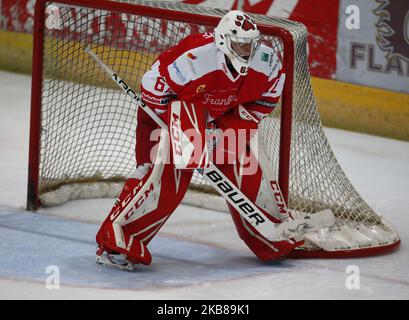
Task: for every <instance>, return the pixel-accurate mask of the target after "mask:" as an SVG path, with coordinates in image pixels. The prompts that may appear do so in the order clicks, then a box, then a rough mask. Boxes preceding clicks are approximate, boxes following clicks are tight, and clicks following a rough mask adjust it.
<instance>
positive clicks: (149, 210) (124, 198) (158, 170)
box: [96, 137, 192, 264]
mask: <svg viewBox="0 0 409 320" xmlns="http://www.w3.org/2000/svg"><path fill="white" fill-rule="evenodd" d="M168 147H169V143H168V139H167V138H165V137H162V138H161V141H160V143H159V147H158V152H157V154H158V156H159V155H160V156H161V157H162V158H163V159H167V158H166V157H167V151H168V150H169V149H168ZM191 177H192V172H191V171H182V170H177V169H176V168H175V167H174V165H173V164H170V163H168V161H167V163H166V164H165V161H162V160H161V159H158V157H157V158H156V161H155V163H154V165H153V167H152V168H150V169H149V171H148V173H147V174H146V175H145V176H144V177H143V178H142V179H134V178H132V179H128V180H127V181H126V182H125V185H124V187H123V190H122V192H121V194H120V196H119V198H118V199H117V201H116V202H115V204H114V206H113V208H112V210H111V212H110V214H109V215H108V217H107V218H106V219H105V221H104V222H103V224H102V226H101V228H100V230H99V232H98V234H97V237H96V240H97V243H98V245H99V247H100V248H101V249H102V250H104V251H106V252H115V253H120V254H124V255H126V257H127V259H128V260H130V261H132V262H134V263H143V264H150V263H151V259H152V258H151V256H150V253H149V251H148V249H147V245H148V243H149V242H150V240H151V239H152V238H153V237H154V236H155V234H156V233H157V232H158V231H159V229H160V227H161V226H162V225H163V224H164V223H165V222H166V220H167V219H168V218H169V216H170V215H171V213H172V212H173V211H174V210H175V209H176V207H177V206H178V205H179V203H180V202H181V201H182V199H183V196H184V194H185V192H186V190H187V187H188V185H189V182H190V179H191Z"/></svg>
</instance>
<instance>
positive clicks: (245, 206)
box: [84, 45, 334, 242]
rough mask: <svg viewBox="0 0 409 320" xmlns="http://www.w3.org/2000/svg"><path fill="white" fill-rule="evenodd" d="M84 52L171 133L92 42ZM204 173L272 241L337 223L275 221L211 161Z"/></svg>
mask: <svg viewBox="0 0 409 320" xmlns="http://www.w3.org/2000/svg"><path fill="white" fill-rule="evenodd" d="M84 52H86V53H87V54H88V55H89V56H90V57H91V58H92V59H93V60H94V61H95V62H96V63H97V64H98V65H99V66H100V67H101V68H102V69H103V70H104V71H105V72H106V73H107V74H108V75H109V76H110V77H111V79H112V80H113V81H114V82H115V83H116V84H117V85H118V87H119V88H121V90H122V91H124V92H125V93H126V94H127V95H128V96H130V97H131V98H132V99H133V100H134V101H135V103H136V104H137V105H138V107H140V108H142V109H143V110H144V111H145V112H146V113H147V114H148V115H149V116H150V117H151V118H152V119H153V120H154V121H155V122H156V123H157V124H158V125H159V126H160V127H161V128H162V129H164V131H165V132H166V133H167V134H168V126H167V124H166V123H165V122H164V121H163V120H162V119H161V118H160V117H159V116H158V115H157V114H156V113H155V112H154V111H153V110H152V109H150V108H149V106H147V105H146V104H145V103H144V102H143V101H142V99H141V98H140V97H139V96H138V95H137V94H136V93H135V91H134V90H133V89H132V88H131V87H130V86H129V85H128V84H127V83H126V82H125V81H124V80H122V79H121V78H120V77H119V75H118V74H117V73H115V72H114V71H113V70H112V69H111V68H110V67H109V66H107V65H106V64H105V63H104V62H103V61H102V60H101V59H100V58H99V57H98V55H97V54H96V53H95V52H93V51H92V50H91V48H90V47H89V46H88V45H86V46H85V47H84ZM203 176H204V177H205V178H206V179H207V181H208V182H209V183H210V184H211V185H212V186H213V187H214V188H215V189H216V190H217V191H218V192H219V193H220V195H221V196H222V197H223V198H224V199H225V200H226V201H227V202H228V203H229V204H230V205H232V206H233V207H234V208H235V209H236V210H237V211H238V213H239V214H240V215H241V216H242V217H243V218H244V219H245V220H246V221H247V222H248V223H249V224H250V225H251V226H253V227H254V228H255V229H256V230H257V231H258V232H259V233H260V234H261V235H262V236H263V237H265V238H266V239H268V240H269V241H273V242H276V241H283V240H287V241H291V242H292V241H293V240H292V239H291V238H298V239H299V237H300V235H303V234H305V233H310V232H314V231H317V230H319V229H321V228H323V227H328V226H330V225H332V224H333V223H334V216H333V215H332V216H331V213H330V212H328V211H325V210H324V211H323V212H319V213H316V214H314V217H311V216H309V215H308V216H304V217H302V218H299V219H292V220H291V219H289V220H286V221H283V222H282V223H279V224H275V223H273V222H272V221H271V220H269V219H268V218H267V217H266V216H265V214H264V213H263V212H262V211H261V210H260V209H259V208H258V207H257V206H256V205H255V204H254V203H253V202H252V201H250V200H249V199H248V198H247V196H246V195H244V194H243V193H242V192H241V190H240V189H239V188H237V187H236V186H235V185H234V184H233V183H232V182H231V181H230V180H229V179H228V178H227V177H226V176H225V175H224V174H223V173H222V172H221V171H220V170H219V169H218V168H217V167H216V166H215V165H214V164H213V163H212V162H211V161H209V166H208V167H207V168H205V169H204V173H203ZM135 199H137V197H134V199H133V201H135ZM131 202H132V201H131Z"/></svg>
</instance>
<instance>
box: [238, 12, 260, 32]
mask: <svg viewBox="0 0 409 320" xmlns="http://www.w3.org/2000/svg"><path fill="white" fill-rule="evenodd" d="M234 24H235V25H236V26H238V27H240V28H242V29H243V30H244V31H249V30H256V25H255V23H254V22H253V20H251V18H250V17H249V16H248V15H247V14H245V15H240V14H238V15H237V17H236V21H234Z"/></svg>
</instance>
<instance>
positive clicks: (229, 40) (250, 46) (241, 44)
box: [224, 34, 261, 64]
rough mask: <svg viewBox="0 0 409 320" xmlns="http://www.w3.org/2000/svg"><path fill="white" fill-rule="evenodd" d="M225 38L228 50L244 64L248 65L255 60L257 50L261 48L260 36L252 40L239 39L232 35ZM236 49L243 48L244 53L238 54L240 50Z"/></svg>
mask: <svg viewBox="0 0 409 320" xmlns="http://www.w3.org/2000/svg"><path fill="white" fill-rule="evenodd" d="M224 36H225V38H226V47H227V49H228V50H229V51H230V52H231V54H232V55H233V56H234V57H235V58H236V59H237V60H239V61H240V62H242V63H244V64H248V63H249V61H251V59H253V57H254V54H255V52H256V50H257V49H258V47H259V46H260V38H261V37H260V36H258V37H252V38H244V37H238V36H235V35H232V34H225V35H224ZM234 47H236V48H239V49H240V48H243V49H242V52H237V51H238V50H237V49H235V48H234ZM244 48H245V49H244ZM246 56H247V57H246Z"/></svg>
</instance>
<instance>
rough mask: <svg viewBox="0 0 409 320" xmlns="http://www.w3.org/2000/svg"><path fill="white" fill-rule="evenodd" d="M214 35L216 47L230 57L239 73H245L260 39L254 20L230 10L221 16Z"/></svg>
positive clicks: (240, 12) (237, 11) (239, 12)
mask: <svg viewBox="0 0 409 320" xmlns="http://www.w3.org/2000/svg"><path fill="white" fill-rule="evenodd" d="M214 35H215V42H216V47H217V48H218V49H219V50H221V51H222V52H223V53H224V54H225V55H226V56H227V57H228V58H229V59H230V61H231V63H232V64H233V67H234V68H235V69H236V71H237V72H238V73H239V74H241V75H246V74H247V72H248V67H249V64H250V61H251V59H252V58H253V56H254V53H255V52H256V50H257V48H258V46H259V40H260V32H259V31H258V29H257V26H256V24H255V23H254V21H253V20H252V19H251V18H250V17H249V16H248V15H247V14H245V13H243V12H242V11H239V10H233V11H230V12H229V13H227V14H225V15H224V16H223V17H222V19H221V20H220V22H219V24H218V25H217V27H216V28H215V29H214Z"/></svg>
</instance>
